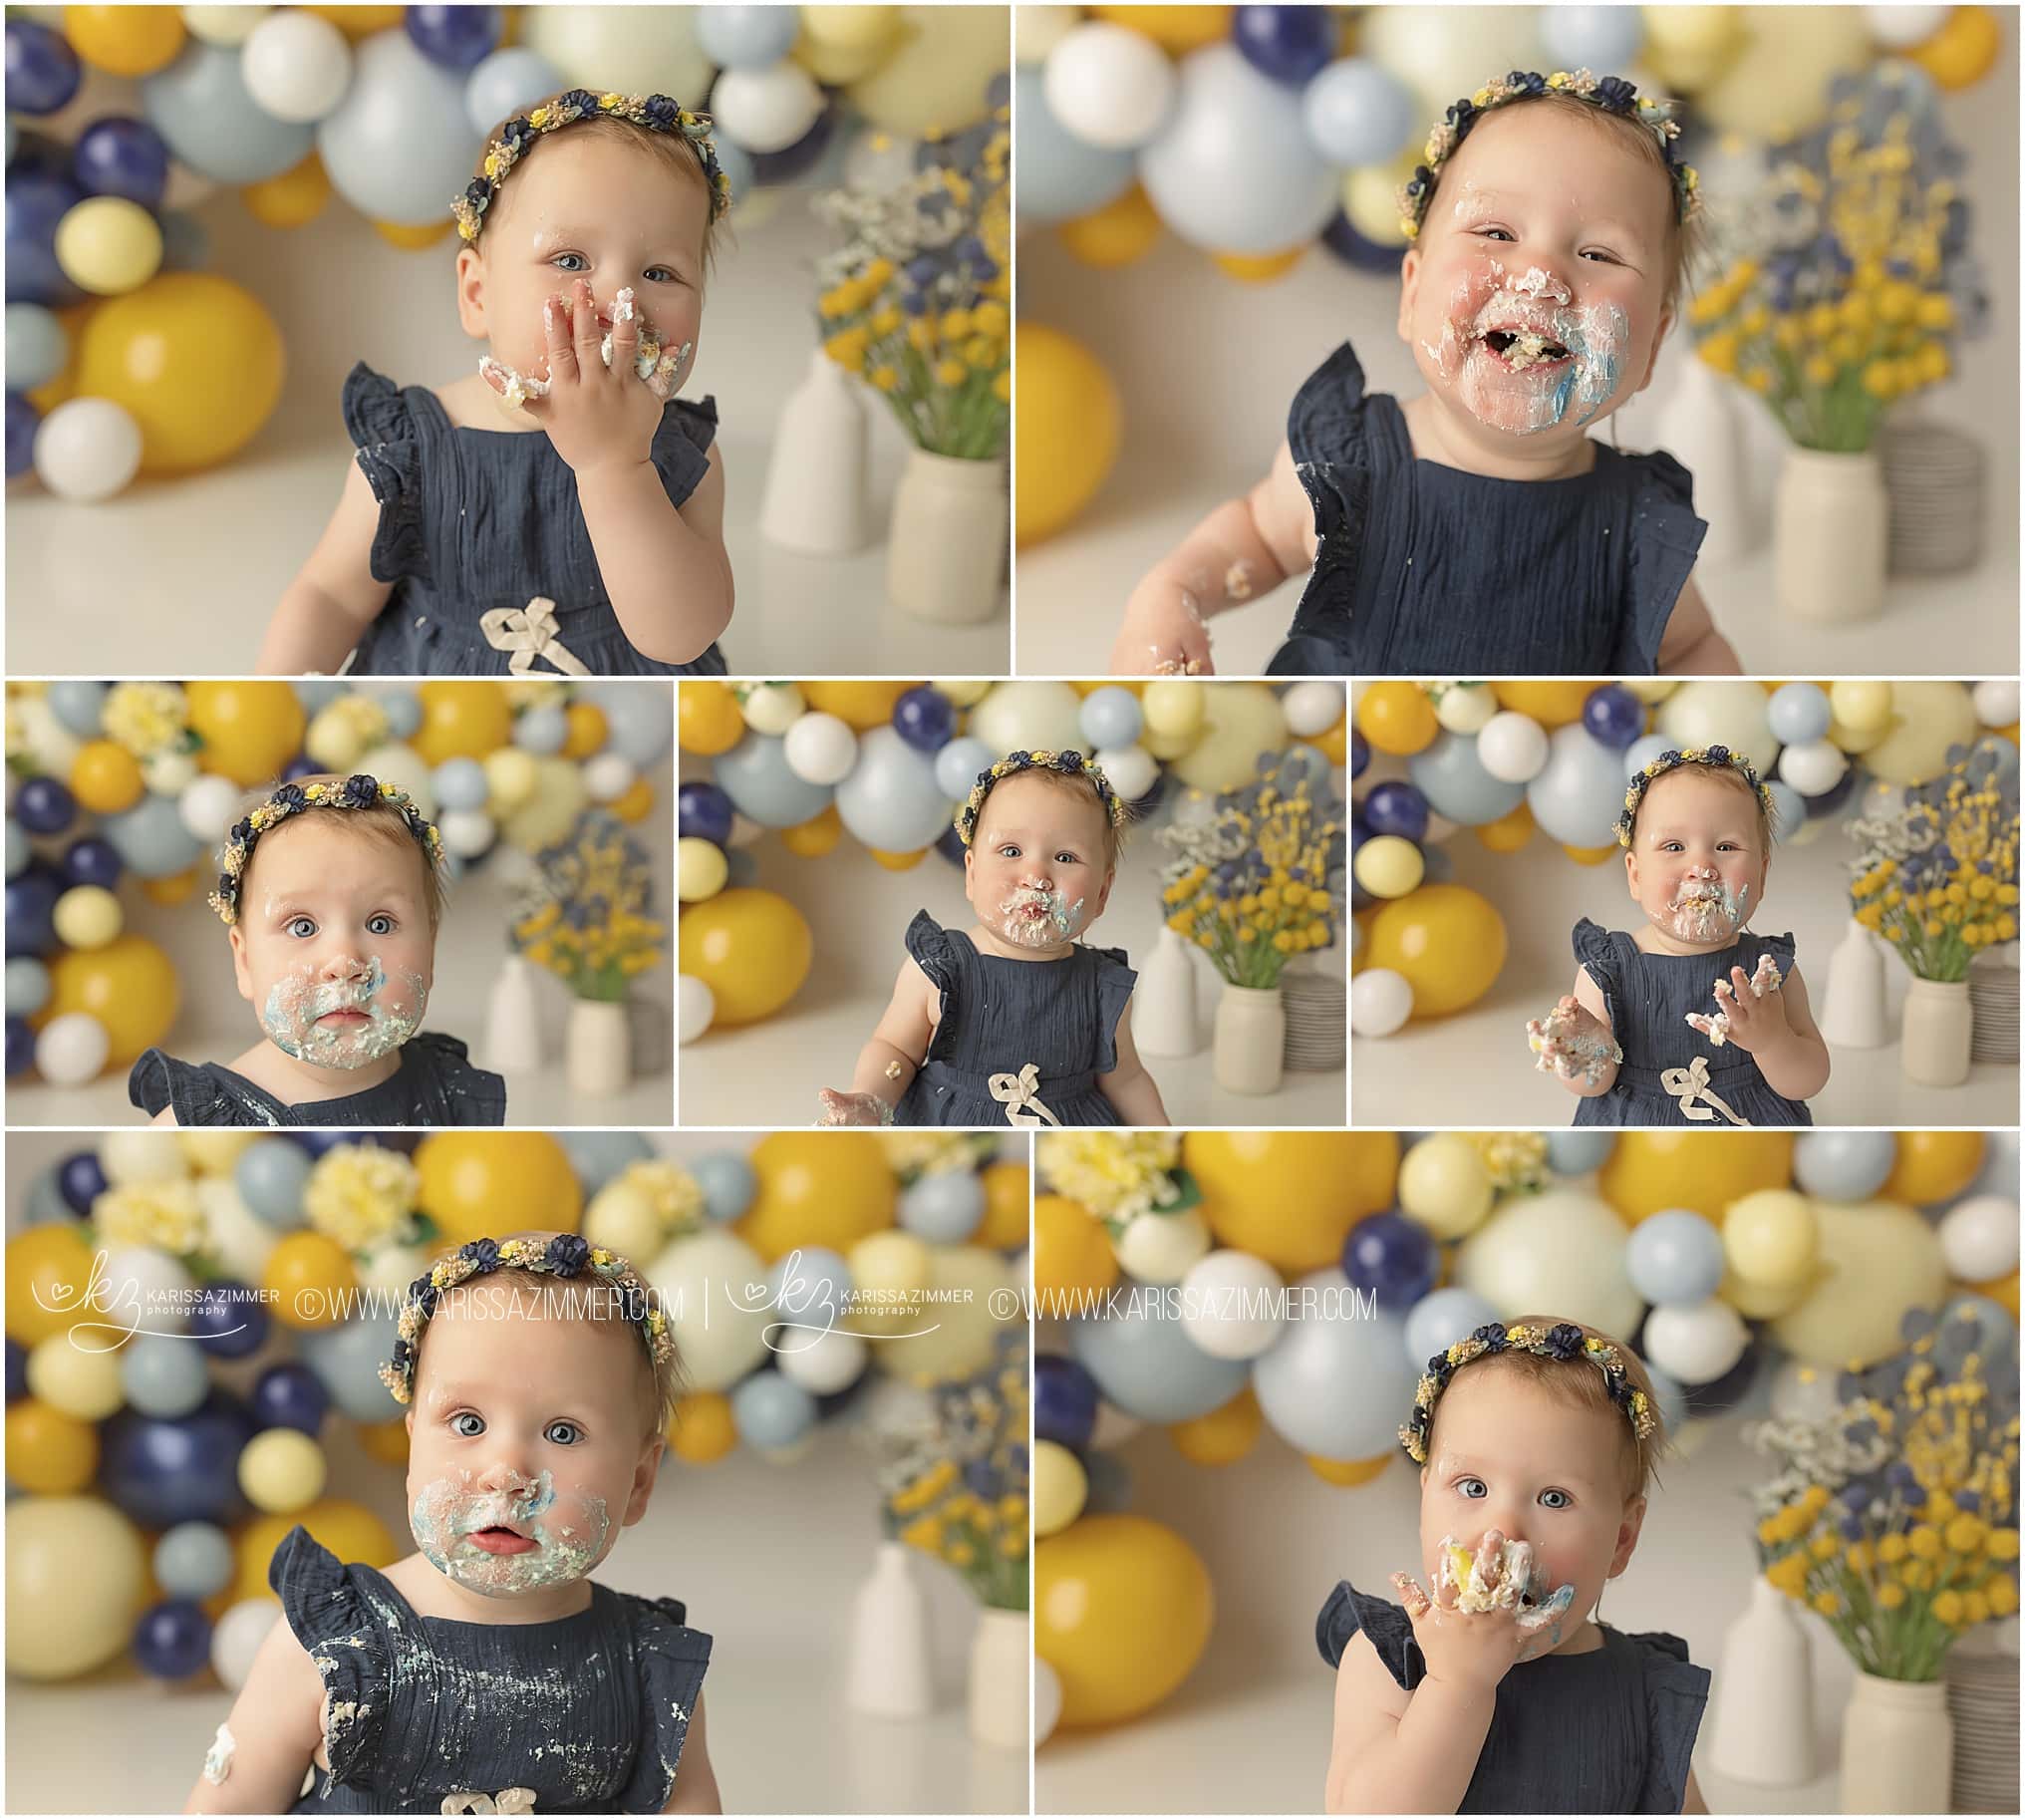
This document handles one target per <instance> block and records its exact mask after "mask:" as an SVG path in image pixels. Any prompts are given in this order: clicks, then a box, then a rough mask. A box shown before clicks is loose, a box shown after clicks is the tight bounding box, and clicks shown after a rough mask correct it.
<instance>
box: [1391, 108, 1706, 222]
mask: <svg viewBox="0 0 2025 1820" xmlns="http://www.w3.org/2000/svg"><path fill="white" fill-rule="evenodd" d="M1548 94H1554V95H1567V96H1571V97H1573V98H1574V99H1575V100H1576V101H1586V102H1588V103H1589V104H1590V105H1591V107H1594V108H1598V109H1600V110H1601V111H1602V112H1603V113H1605V114H1615V115H1619V116H1621V117H1622V118H1623V119H1625V120H1629V121H1633V122H1635V123H1636V124H1637V125H1638V126H1641V127H1643V128H1645V129H1646V130H1647V131H1648V132H1650V133H1651V134H1652V136H1653V138H1654V139H1656V140H1657V141H1658V142H1659V150H1660V152H1661V154H1662V155H1663V156H1664V157H1665V159H1666V168H1667V171H1668V173H1669V174H1670V175H1671V176H1672V178H1673V199H1674V204H1675V206H1676V208H1677V209H1678V210H1679V215H1680V219H1681V220H1683V221H1686V220H1688V219H1690V218H1691V217H1692V216H1693V215H1694V214H1695V213H1696V211H1697V210H1699V209H1700V207H1701V178H1700V177H1698V176H1697V175H1696V174H1695V169H1694V166H1693V165H1692V164H1683V163H1681V162H1680V161H1679V160H1678V159H1677V158H1676V157H1675V156H1674V155H1673V142H1674V141H1675V140H1676V139H1678V138H1679V137H1680V123H1679V122H1678V121H1677V120H1675V119H1674V118H1673V104H1672V103H1671V102H1670V101H1653V100H1652V99H1651V98H1650V97H1647V96H1641V95H1640V94H1639V93H1638V85H1637V84H1636V83H1631V82H1626V81H1625V80H1624V79H1623V77H1621V76H1601V77H1598V76H1592V75H1591V74H1590V72H1589V71H1588V70H1577V71H1575V72H1573V73H1571V72H1569V71H1567V70H1556V71H1555V73H1554V74H1553V75H1552V76H1542V75H1541V74H1540V73H1539V72H1538V71H1537V70H1514V71H1513V72H1512V73H1511V74H1510V75H1508V76H1506V77H1504V78H1502V79H1501V80H1498V81H1494V82H1487V83H1486V84H1485V85H1484V86H1483V87H1482V88H1481V89H1479V90H1478V91H1477V92H1476V93H1475V94H1474V95H1471V96H1467V97H1465V98H1464V99H1463V100H1461V101H1459V102H1456V103H1455V104H1454V105H1453V106H1452V107H1450V109H1449V110H1448V113H1447V114H1446V115H1445V116H1444V117H1443V118H1442V120H1441V121H1440V122H1439V123H1438V124H1437V125H1436V127H1435V129H1434V131H1433V132H1432V133H1430V134H1429V135H1428V136H1427V145H1426V148H1425V149H1424V150H1423V152H1421V155H1422V156H1423V157H1424V158H1426V159H1427V162H1426V163H1424V164H1416V165H1415V166H1414V169H1413V175H1412V177H1411V178H1410V179H1409V180H1408V181H1407V182H1406V183H1405V184H1403V185H1402V186H1401V188H1400V190H1399V231H1400V232H1401V233H1403V234H1404V235H1405V236H1406V237H1407V239H1409V240H1417V239H1418V238H1419V237H1420V224H1421V222H1422V221H1423V220H1424V219H1425V218H1426V215H1427V205H1428V203H1429V202H1430V201H1432V200H1433V199H1434V179H1435V177H1436V175H1437V174H1438V173H1439V171H1440V170H1441V167H1442V166H1443V165H1444V164H1446V163H1447V162H1448V161H1449V159H1450V158H1452V157H1454V156H1455V154H1456V148H1457V147H1458V146H1460V145H1461V144H1462V143H1463V141H1464V140H1466V139H1468V138H1469V135H1470V129H1471V128H1472V127H1474V126H1475V125H1476V124H1477V122H1478V121H1480V120H1481V119H1483V117H1484V116H1485V115H1486V114H1488V113H1490V112H1491V110H1492V109H1493V108H1502V107H1504V106H1505V105H1506V103H1508V102H1515V101H1532V100H1534V99H1536V98H1537V97H1539V96H1542V95H1548Z"/></svg>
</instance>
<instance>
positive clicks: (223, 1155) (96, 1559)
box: [6, 1131, 1028, 1689]
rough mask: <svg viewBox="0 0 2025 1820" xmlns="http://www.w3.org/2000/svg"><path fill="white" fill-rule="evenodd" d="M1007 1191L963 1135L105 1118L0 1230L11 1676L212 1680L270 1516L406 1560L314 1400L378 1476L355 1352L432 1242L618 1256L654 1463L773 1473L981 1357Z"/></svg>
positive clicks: (990, 1158)
mask: <svg viewBox="0 0 2025 1820" xmlns="http://www.w3.org/2000/svg"><path fill="white" fill-rule="evenodd" d="M1027 1200H1028V1176H1027V1164H1026V1161H1025V1158H1024V1153H1023V1151H1020V1152H1016V1153H1014V1152H1009V1153H1008V1154H1007V1155H1006V1156H1005V1157H1002V1156H1001V1155H1000V1153H999V1147H998V1142H997V1140H996V1139H993V1138H990V1137H972V1136H965V1135H962V1134H957V1135H943V1134H939V1133H938V1134H928V1133H923V1134H920V1135H915V1134H911V1133H896V1134H880V1135H875V1134H871V1133H825V1134H822V1135H817V1134H814V1133H794V1132H783V1133H777V1134H773V1135H769V1136H766V1137H762V1138H761V1139H760V1140H759V1141H758V1142H757V1143H756V1144H754V1145H753V1146H752V1147H751V1148H750V1150H749V1151H743V1150H734V1149H726V1150H718V1151H712V1152H710V1153H708V1154H706V1155H701V1156H698V1157H696V1158H694V1159H693V1160H691V1161H688V1162H686V1163H678V1162H674V1161H670V1160H667V1159H665V1158H662V1157H659V1156H657V1155H656V1154H655V1152H654V1150H653V1148H652V1147H651V1145H650V1144H649V1143H648V1141H647V1139H646V1138H644V1137H643V1136H641V1135H639V1134H638V1133H635V1132H611V1131H585V1132H575V1133H572V1134H570V1135H569V1136H567V1137H564V1138H561V1139H558V1138H556V1137H553V1136H550V1135H549V1134H548V1133H546V1132H439V1133H435V1134H434V1135H431V1136H428V1137H424V1138H420V1139H418V1138H417V1137H416V1136H415V1135H414V1134H412V1133H404V1132H382V1133H377V1134H374V1135H372V1136H370V1137H365V1138H360V1139H351V1138H345V1139H339V1138H337V1137H335V1136H334V1135H332V1134H321V1133H303V1134H298V1135H292V1136H286V1137H281V1136H262V1135H259V1134H257V1133H253V1132H182V1133H171V1132H156V1131H132V1132H117V1133H107V1134H106V1135H104V1136H103V1137H101V1138H100V1139H99V1140H98V1142H97V1144H96V1146H95V1147H92V1148H86V1149H81V1150H77V1151H74V1152H72V1153H71V1154H69V1155H67V1156H65V1157H63V1158H62V1159H61V1160H60V1161H59V1162H57V1163H55V1164H53V1165H52V1166H50V1167H49V1168H47V1169H45V1170H43V1171H42V1172H41V1173H40V1174H39V1175H37V1176H36V1177H34V1178H33V1180H32V1181H31V1182H30V1183H29V1186H28V1189H27V1192H26V1195H25V1198H24V1204H23V1205H22V1206H21V1207H20V1208H19V1209H17V1210H16V1217H15V1219H14V1220H13V1221H12V1222H10V1225H11V1227H12V1229H13V1236H12V1237H11V1238H10V1239H9V1241H8V1245H7V1304H6V1329H7V1348H6V1351H7V1477H8V1482H9V1487H10V1490H11V1491H13V1492H16V1493H19V1494H20V1495H19V1496H18V1497H17V1498H16V1499H15V1501H14V1502H12V1503H11V1504H10V1506H9V1508H8V1524H9V1534H10V1547H9V1550H8V1581H7V1618H8V1625H7V1634H8V1644H7V1667H8V1668H9V1670H10V1671H11V1672H15V1673H20V1674H25V1675H28V1676H31V1677H32V1678H36V1679H45V1680H55V1679H65V1678H68V1677H70V1676H72V1675H76V1674H81V1673H86V1672H88V1671H90V1670H91V1669H93V1668H99V1667H101V1666H103V1665H104V1664H106V1663H108V1662H111V1661H112V1660H114V1659H115V1658H116V1657H118V1656H119V1655H120V1654H121V1653H122V1652H123V1651H124V1650H128V1649H130V1648H131V1650H132V1651H133V1656H134V1660H135V1662H136V1664H137V1665H138V1666H139V1667H140V1668H142V1669H143V1670H144V1671H145V1672H147V1673H149V1674H154V1675H159V1676H161V1677H163V1678H167V1679H177V1678H180V1677H181V1676H183V1675H187V1674H191V1673H194V1672H196V1671H198V1670H199V1669H201V1668H203V1667H204V1666H205V1665H206V1664H207V1663H208V1664H209V1665H210V1666H211V1667H212V1668H215V1670H216V1671H217V1674H218V1676H219V1678H220V1679H221V1680H222V1681H224V1683H225V1684H226V1685H227V1686H228V1687H232V1688H235V1689H236V1688H237V1687H238V1686H239V1685H240V1684H241V1683H242V1682H243V1681H244V1678H245V1675H246V1671H247V1669H248V1668H249V1667H250V1666H251V1662H252V1658H253V1656H254V1654H255V1652H257V1650H258V1649H259V1646H260V1642H261V1639H262V1638H263V1637H264V1636H265V1634H266V1632H267V1629H268V1627H269V1626H270V1625H271V1624H272V1623H273V1621H274V1619H275V1618H276V1617H277V1616H278V1615H279V1611H280V1608H279V1606H278V1604H277V1603H276V1602H275V1601H274V1599H273V1597H272V1595H271V1594H270V1593H269V1591H268V1586H267V1567H268V1563H269V1561H270V1560H271V1558H272V1556H273V1553H274V1550H275V1548H276V1547H277V1546H278V1545H279V1543H280V1542H281V1540H282V1538H283V1537H284V1536H285V1535H286V1534H287V1533H288V1531H289V1530H290V1529H292V1528H293V1527H294V1526H295V1525H296V1524H297V1523H302V1524H304V1525H306V1526H307V1527H308V1528H309V1530H310V1531H311V1533H312V1534H314V1535H315V1536H316V1537H317V1539H318V1540H319V1541H320V1542H322V1543H323V1544H324V1545H325V1546H326V1547H327V1548H330V1549H332V1550H333V1551H334V1552H335V1553H337V1554H338V1555H339V1557H340V1558H341V1559H343V1560H348V1561H365V1562H368V1563H370V1564H371V1565H373V1566H375V1567H385V1566H386V1565H388V1564H389V1563H390V1562H392V1561H393V1560H395V1559H396V1558H397V1557H398V1556H399V1555H401V1554H403V1553H405V1552H406V1544H405V1542H404V1541H400V1540H397V1538H396V1537H395V1536H394V1535H393V1534H392V1533H391V1532H390V1531H389V1530H388V1529H387V1527H386V1526H385V1525H384V1524H383V1523H382V1522H381V1521H380V1519H379V1518H378V1517H377V1516H375V1515H374V1514H373V1512H372V1511H371V1510H369V1509H368V1508H367V1507H366V1506H365V1505H363V1504H361V1503H358V1502H356V1501H354V1500H352V1499H350V1498H347V1497H344V1496H341V1495H335V1492H336V1488H334V1487H333V1486H332V1485H331V1482H330V1478H331V1475H330V1469H329V1462H328V1459H327V1456H326V1454H325V1451H324V1444H325V1440H326V1439H327V1438H328V1437H329V1436H330V1435H331V1433H332V1430H331V1427H330V1426H329V1421H330V1418H332V1417H333V1416H334V1415H335V1416H337V1417H342V1418H343V1420H344V1421H345V1422H346V1423H348V1424H350V1425H351V1427H352V1429H353V1430H354V1432H355V1433H356V1435H357V1438H358V1440H359V1443H360V1445H361V1446H362V1447H363V1448H364V1449H365V1451H366V1452H367V1453H368V1454H369V1455H370V1456H371V1457H372V1458H374V1459H376V1460H379V1461H381V1462H383V1463H384V1464H386V1465H388V1466H390V1467H397V1468H398V1467H403V1466H405V1464H406V1462H407V1458H408V1438H407V1428H406V1425H405V1421H404V1418H403V1415H402V1411H401V1407H400V1405H399V1404H398V1403H396V1402H395V1400H394V1398H393V1396H392V1395H391V1394H390V1393H389V1392H388V1390H387V1387H386V1385H385V1384H383V1383H382V1382H381V1381H380V1378H379V1376H378V1367H379V1365H380V1362H381V1361H382V1360H384V1359H386V1358H388V1357H390V1356H391V1354H392V1350H393V1342H394V1338H395V1334H394V1328H395V1315H396V1311H397V1309H398V1307H399V1302H400V1298H401V1296H402V1295H403V1293H404V1292H405V1291H406V1289H407V1286H408V1284H409V1283H410V1281H411V1280H412V1279H414V1278H415V1277H417V1276H419V1275H421V1274H422V1273H423V1272H424V1271H425V1270H427V1269H428V1267H429V1263H430V1260H431V1259H432V1258H433V1257H434V1256H435V1255H436V1254H437V1253H439V1252H440V1251H442V1250H444V1249H446V1248H448V1247H451V1246H454V1245H457V1244H461V1243H464V1242H465V1241H467V1240H469V1239H471V1238H476V1237H480V1236H486V1235H494V1236H496V1235H498V1234H501V1233H506V1232H511V1231H513V1230H515V1229H517V1228H525V1227H536V1228H541V1229H559V1230H562V1231H568V1232H576V1231H581V1232H582V1234H583V1236H584V1237H585V1238H586V1239H588V1240H590V1241H591V1242H592V1243H593V1244H597V1245H604V1246H609V1247H611V1248H612V1249H613V1250H617V1251H623V1252H624V1253H625V1254H626V1255H628V1256H629V1257H632V1258H634V1259H635V1260H636V1261H637V1262H638V1263H639V1265H640V1267H641V1270H642V1274H643V1275H644V1276H645V1277H646V1278H647V1280H648V1281H649V1282H650V1283H651V1284H652V1285H653V1287H654V1288H655V1289H656V1290H657V1291H658V1292H659V1293H660V1295H661V1298H662V1305H663V1307H664V1308H665V1310H666V1312H667V1313H668V1316H669V1320H670V1323H671V1325H672V1327H673V1329H674V1331H675V1334H676V1338H677V1342H678V1344H679V1346H680V1347H681V1350H682V1356H683V1362H684V1366H685V1377H686V1382H687V1384H688V1386H689V1389H688V1393H687V1394H686V1395H685V1396H684V1397H683V1399H682V1401H681V1403H680V1404H679V1405H678V1407H677V1409H676V1412H675V1415H674V1418H673V1419H672V1421H671V1423H670V1427H669V1443H670V1448H671V1450H672V1452H673V1454H674V1456H675V1457H676V1458H677V1459H679V1460H681V1461H682V1463H683V1464H684V1465H685V1466H692V1467H701V1466H705V1465H709V1464H711V1463H712V1462H714V1461H717V1460H721V1459H723V1457H724V1455H725V1454H727V1453H729V1452H730V1451H731V1450H732V1449H734V1448H736V1447H738V1446H740V1445H741V1444H742V1445H743V1446H745V1447H748V1448H750V1449H751V1450H752V1451H754V1452H756V1453H758V1454H759V1455H761V1456H762V1457H764V1458H766V1459H768V1460H772V1461H776V1462H779V1463H782V1464H786V1463H788V1462H791V1461H792V1460H794V1459H796V1458H798V1457H800V1455H801V1454H802V1453H803V1452H805V1451H806V1450H807V1447H808V1446H809V1445H810V1444H812V1431H813V1429H814V1427H815V1425H816V1424H817V1423H818V1422H821V1421H826V1420H831V1419H834V1418H836V1417H838V1416H839V1415H841V1414H843V1413H844V1412H845V1411H846V1410H849V1409H852V1408H853V1407H854V1406H855V1405H856V1404H857V1403H858V1402H859V1401H860V1400H861V1399H862V1397H863V1396H864V1394H865V1392H866V1391H867V1389H868V1388H869V1386H871V1385H872V1384H873V1382H874V1381H875V1380H876V1379H878V1378H879V1377H880V1376H881V1375H882V1374H890V1375H893V1376H895V1377H899V1376H903V1375H904V1376H905V1377H906V1378H907V1379H909V1380H910V1381H912V1382H914V1383H916V1384H918V1385H922V1386H933V1385H936V1384H941V1383H951V1382H960V1381H962V1380H964V1379H966V1378H968V1377H970V1376H972V1375H973V1374H975V1373H977V1372H979V1371H981V1370H983V1369H985V1368H987V1367H988V1366H990V1365H993V1363H994V1362H995V1360H996V1358H997V1356H998V1350H999V1341H1000V1336H1001V1333H1002V1331H1003V1330H1004V1329H1005V1327H1006V1326H1007V1324H1008V1317H1007V1313H1006V1310H1007V1307H1008V1306H1014V1307H1016V1306H1017V1303H1018V1289H1017V1286H1018V1273H1019V1263H1018V1254H1019V1253H1020V1251H1021V1250H1022V1249H1023V1248H1024V1246H1025V1244H1026V1233H1027ZM95 1261H96V1263H97V1267H98V1269H99V1272H100V1275H99V1278H98V1282H99V1285H100V1293H99V1294H98V1295H97V1296H96V1299H94V1300H88V1301H84V1302H81V1301H80V1296H81V1294H82V1291H83V1287H84V1286H85V1285H86V1284H87V1283H89V1282H92V1281H93V1280H94V1279H93V1271H94V1268H95ZM756 1285H764V1286H765V1290H764V1294H763V1296H762V1295H760V1294H759V1293H758V1292H757V1291H756V1290H755V1288H754V1286H756ZM255 1292H259V1294H258V1295H257V1296H256V1294H255ZM924 1292H927V1293H926V1294H924ZM853 1296H857V1297H862V1298H864V1299H865V1300H864V1304H863V1307H862V1308H848V1307H846V1306H845V1302H846V1298H849V1297H853ZM362 1302H363V1304H364V1306H363V1307H361V1306H360V1304H361V1303H362ZM355 1310H356V1311H357V1312H353V1311H355ZM1022 1318H1023V1317H1022ZM283 1329H285V1330H287V1331H288V1332H290V1333H291V1334H292V1335H293V1338H294V1344H293V1347H292V1348H290V1347H286V1346H279V1345H275V1344H272V1343H274V1342H276V1341H278V1340H280V1338H281V1334H280V1332H279V1330H283ZM886 1342H891V1344H886ZM875 1367H876V1368H875Z"/></svg>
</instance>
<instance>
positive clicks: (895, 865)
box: [866, 847, 928, 872]
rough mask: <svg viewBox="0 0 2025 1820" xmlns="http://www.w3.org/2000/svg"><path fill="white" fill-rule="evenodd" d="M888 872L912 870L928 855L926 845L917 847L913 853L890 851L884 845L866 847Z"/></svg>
mask: <svg viewBox="0 0 2025 1820" xmlns="http://www.w3.org/2000/svg"><path fill="white" fill-rule="evenodd" d="M866 850H867V851H868V852H869V853H870V854H871V855H872V857H873V858H874V859H876V860H877V861H878V862H879V864H880V865H881V866H882V867H883V868H884V869H885V870H886V871H888V872H912V871H913V870H914V868H915V867H916V866H918V865H920V864H921V862H922V861H923V860H924V859H926V858H927V857H928V849H927V848H926V847H916V848H915V849H914V851H913V852H912V853H889V852H887V851H886V849H885V848H884V847H869V848H867V849H866Z"/></svg>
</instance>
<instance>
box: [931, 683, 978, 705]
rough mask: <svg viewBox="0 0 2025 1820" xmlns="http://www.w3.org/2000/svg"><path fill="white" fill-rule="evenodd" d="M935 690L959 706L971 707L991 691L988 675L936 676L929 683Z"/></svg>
mask: <svg viewBox="0 0 2025 1820" xmlns="http://www.w3.org/2000/svg"><path fill="white" fill-rule="evenodd" d="M930 687H931V688H933V689H934V690H935V692H936V693H937V694H938V695H940V696H942V697H944V698H945V699H946V700H948V701H950V702H953V703H955V705H956V706H957V707H959V708H973V707H976V706H977V704H978V703H980V702H982V701H983V700H984V699H985V697H986V696H988V695H989V694H990V693H991V692H992V679H991V678H990V677H978V678H964V679H961V680H960V679H958V678H956V677H951V676H945V677H938V678H937V679H936V680H935V682H934V683H932V684H931V685H930Z"/></svg>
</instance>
